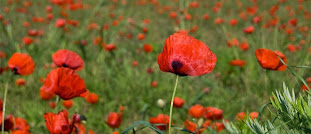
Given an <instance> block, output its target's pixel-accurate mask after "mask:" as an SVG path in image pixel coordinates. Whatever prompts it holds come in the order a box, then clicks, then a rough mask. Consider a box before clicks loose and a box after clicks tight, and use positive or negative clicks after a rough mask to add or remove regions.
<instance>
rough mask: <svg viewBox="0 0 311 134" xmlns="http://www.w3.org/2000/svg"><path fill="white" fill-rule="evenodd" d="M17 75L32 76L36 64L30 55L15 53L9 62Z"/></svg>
mask: <svg viewBox="0 0 311 134" xmlns="http://www.w3.org/2000/svg"><path fill="white" fill-rule="evenodd" d="M8 65H9V67H10V68H11V70H13V71H14V73H15V74H19V75H30V74H31V73H32V72H33V71H34V70H35V63H34V62H33V60H32V58H31V57H30V56H29V55H28V54H24V53H14V54H13V55H12V57H11V58H10V59H9V62H8Z"/></svg>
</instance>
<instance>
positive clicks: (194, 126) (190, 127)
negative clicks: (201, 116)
mask: <svg viewBox="0 0 311 134" xmlns="http://www.w3.org/2000/svg"><path fill="white" fill-rule="evenodd" d="M184 126H185V128H186V129H187V130H189V131H191V132H195V131H196V130H197V124H195V123H193V122H191V121H189V120H186V121H185V123H184Z"/></svg>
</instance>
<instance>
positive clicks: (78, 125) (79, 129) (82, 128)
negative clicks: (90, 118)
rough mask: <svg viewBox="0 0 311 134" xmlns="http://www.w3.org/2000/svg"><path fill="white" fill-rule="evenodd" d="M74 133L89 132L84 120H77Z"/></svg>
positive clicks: (83, 133) (82, 133) (85, 133)
mask: <svg viewBox="0 0 311 134" xmlns="http://www.w3.org/2000/svg"><path fill="white" fill-rule="evenodd" d="M72 134H88V133H87V132H86V128H85V126H84V125H83V123H82V122H76V123H75V124H74V128H73V131H72Z"/></svg>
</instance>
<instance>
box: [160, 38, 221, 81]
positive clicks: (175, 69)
mask: <svg viewBox="0 0 311 134" xmlns="http://www.w3.org/2000/svg"><path fill="white" fill-rule="evenodd" d="M164 44H165V46H164V48H163V52H162V53H161V54H159V55H158V64H159V67H160V70H161V71H163V72H171V73H174V74H177V75H180V76H187V75H190V76H198V75H204V74H207V73H210V72H211V71H212V70H213V69H214V68H215V65H216V61H217V58H216V55H215V54H214V53H212V51H211V50H210V49H209V48H208V47H207V46H206V45H205V44H204V43H203V42H202V41H199V40H197V39H195V38H193V37H191V36H190V35H187V34H183V33H174V34H173V35H171V36H170V37H168V38H167V39H166V40H165V43H164Z"/></svg>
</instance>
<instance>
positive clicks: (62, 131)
mask: <svg viewBox="0 0 311 134" xmlns="http://www.w3.org/2000/svg"><path fill="white" fill-rule="evenodd" d="M43 117H44V119H45V125H46V127H47V129H48V130H49V132H50V133H51V134H71V132H72V130H73V127H74V122H75V120H74V119H75V117H76V114H74V115H73V117H72V121H71V122H69V120H68V111H67V110H62V111H60V112H58V114H54V113H45V114H44V115H43Z"/></svg>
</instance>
